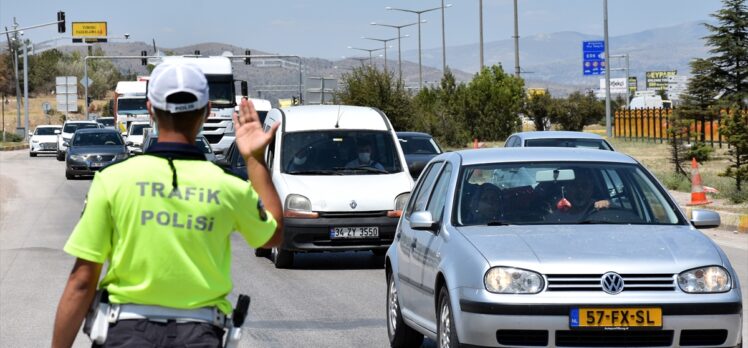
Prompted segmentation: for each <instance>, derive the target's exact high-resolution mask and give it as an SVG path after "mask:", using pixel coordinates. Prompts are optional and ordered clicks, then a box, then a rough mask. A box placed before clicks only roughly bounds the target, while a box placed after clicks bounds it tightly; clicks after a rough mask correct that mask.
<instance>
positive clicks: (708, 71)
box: [675, 58, 720, 142]
mask: <svg viewBox="0 0 748 348" xmlns="http://www.w3.org/2000/svg"><path fill="white" fill-rule="evenodd" d="M689 65H690V66H691V74H692V77H691V79H690V80H689V81H688V86H687V87H686V91H685V92H684V93H683V94H682V95H681V97H680V98H681V103H680V105H679V107H678V108H677V109H675V113H676V116H677V117H678V118H680V119H691V120H696V121H700V122H701V129H706V128H705V126H706V120H712V119H713V118H714V117H715V116H716V115H717V111H716V108H715V107H714V104H715V102H716V101H715V99H714V98H715V97H716V96H717V95H718V93H719V90H720V85H719V83H717V81H715V80H714V78H713V75H712V74H713V72H714V64H712V63H711V62H710V61H709V60H706V59H701V58H698V59H694V60H692V61H691V62H690V63H689ZM699 140H700V141H701V142H704V141H706V134H705V132H701V134H700V139H699Z"/></svg>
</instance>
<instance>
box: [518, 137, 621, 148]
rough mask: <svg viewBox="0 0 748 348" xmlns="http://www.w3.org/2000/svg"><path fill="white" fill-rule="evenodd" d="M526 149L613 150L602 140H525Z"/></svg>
mask: <svg viewBox="0 0 748 348" xmlns="http://www.w3.org/2000/svg"><path fill="white" fill-rule="evenodd" d="M525 146H526V147H581V148H588V149H599V150H613V149H611V148H610V146H608V144H607V143H606V142H605V141H603V140H602V139H527V140H525Z"/></svg>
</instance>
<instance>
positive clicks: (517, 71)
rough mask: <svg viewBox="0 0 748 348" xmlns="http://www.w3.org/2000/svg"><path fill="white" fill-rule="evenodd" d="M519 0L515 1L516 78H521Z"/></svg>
mask: <svg viewBox="0 0 748 348" xmlns="http://www.w3.org/2000/svg"><path fill="white" fill-rule="evenodd" d="M517 22H518V20H517V0H514V76H515V77H517V78H519V73H520V71H521V70H520V68H519V23H517Z"/></svg>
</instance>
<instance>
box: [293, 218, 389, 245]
mask: <svg viewBox="0 0 748 348" xmlns="http://www.w3.org/2000/svg"><path fill="white" fill-rule="evenodd" d="M397 222H398V218H391V217H387V216H377V217H320V218H317V219H299V218H283V246H282V248H283V249H285V250H290V251H312V252H322V251H352V250H360V251H364V250H387V248H389V246H390V244H392V241H393V239H394V237H395V230H396V229H397ZM372 226H376V227H378V228H379V237H375V238H345V239H337V238H332V237H331V231H332V229H333V228H335V227H372Z"/></svg>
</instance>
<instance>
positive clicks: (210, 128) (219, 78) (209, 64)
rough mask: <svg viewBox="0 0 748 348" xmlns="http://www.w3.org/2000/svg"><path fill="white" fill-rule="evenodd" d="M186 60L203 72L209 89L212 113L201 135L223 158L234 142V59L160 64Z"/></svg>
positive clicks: (178, 58) (208, 58) (218, 58)
mask: <svg viewBox="0 0 748 348" xmlns="http://www.w3.org/2000/svg"><path fill="white" fill-rule="evenodd" d="M174 60H185V61H188V62H189V63H192V64H194V65H195V66H197V67H199V68H200V70H202V71H203V73H204V74H205V77H206V78H207V79H208V86H209V88H210V103H211V112H210V115H209V116H208V119H207V120H206V121H205V124H204V125H203V131H202V134H203V135H204V136H205V138H206V139H208V142H209V143H210V146H211V147H212V148H213V151H214V152H216V153H217V154H220V155H224V154H225V152H226V150H227V149H228V148H229V146H231V143H232V142H234V138H235V137H234V124H233V120H232V115H233V113H234V107H235V106H236V100H235V97H234V96H235V95H236V92H235V89H236V88H235V87H234V75H233V71H232V67H231V60H230V59H229V58H227V57H194V56H186V57H185V56H166V57H162V58H161V62H168V61H174Z"/></svg>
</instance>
